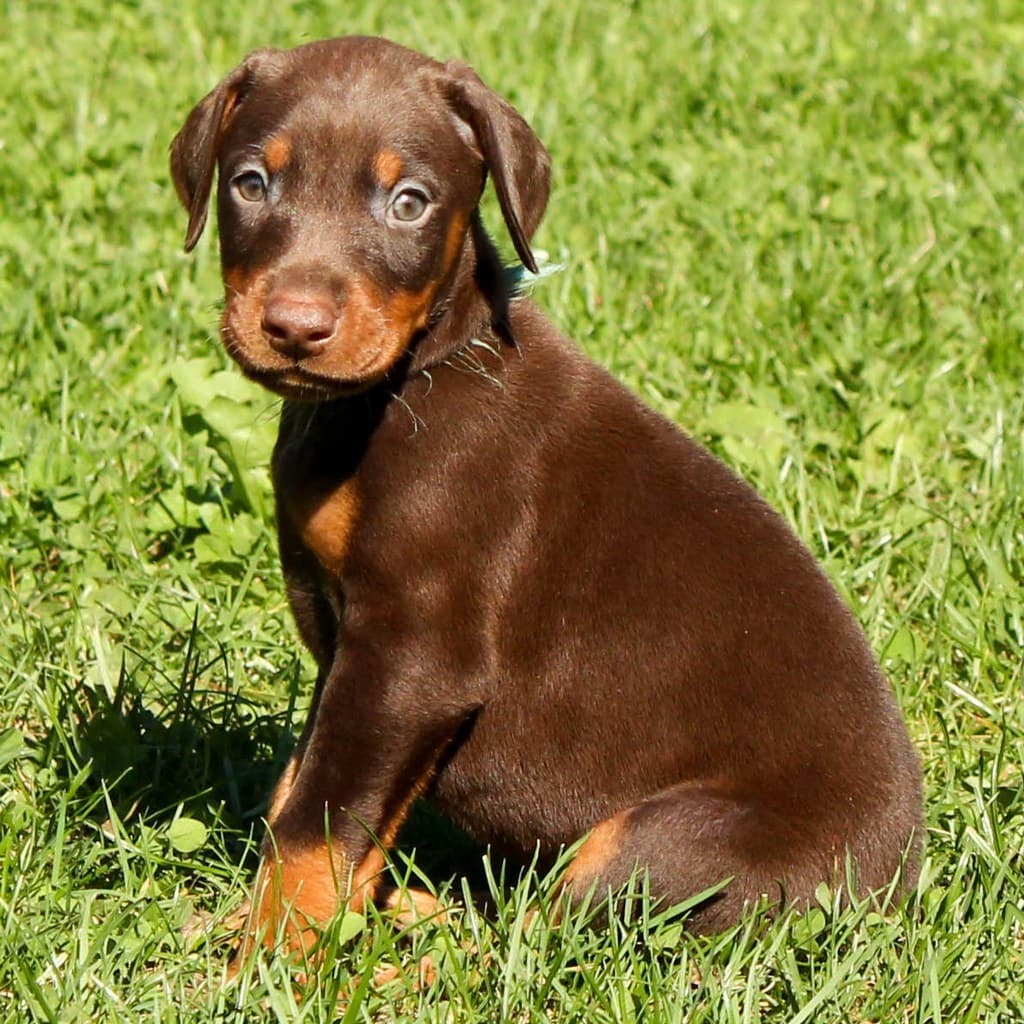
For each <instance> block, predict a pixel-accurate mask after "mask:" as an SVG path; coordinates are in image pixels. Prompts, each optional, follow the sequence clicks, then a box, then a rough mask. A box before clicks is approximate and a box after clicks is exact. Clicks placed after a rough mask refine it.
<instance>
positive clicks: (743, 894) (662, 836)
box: [562, 783, 844, 933]
mask: <svg viewBox="0 0 1024 1024" xmlns="http://www.w3.org/2000/svg"><path fill="white" fill-rule="evenodd" d="M843 864H844V851H843V849H842V847H838V848H832V843H831V841H830V840H829V839H828V838H827V837H826V835H825V830H824V829H823V828H822V827H821V826H820V825H819V826H818V827H817V828H814V827H809V826H805V825H804V824H803V823H801V822H799V821H793V820H787V819H786V818H784V817H782V816H781V815H780V814H779V813H778V812H776V811H773V810H771V809H769V808H767V807H766V806H764V805H763V804H761V803H759V802H757V801H756V800H754V799H751V798H745V797H742V796H737V795H734V794H732V793H730V792H729V791H727V790H726V789H725V788H724V787H721V786H716V785H714V784H704V785H702V784H699V783H698V784H694V783H686V784H682V785H679V786H675V787H672V788H670V789H667V790H664V791H662V792H661V793H658V794H656V795H655V796H653V797H651V798H650V799H648V800H644V801H642V802H641V803H638V804H636V805H634V806H633V807H629V808H627V809H625V810H623V811H620V812H619V813H617V814H615V815H613V816H612V817H610V818H607V819H605V820H604V821H602V822H599V823H598V825H597V826H596V827H595V828H594V829H593V830H592V831H591V833H590V835H589V836H588V837H587V839H586V840H585V842H584V843H583V845H582V846H581V847H580V849H579V851H578V853H577V854H576V857H575V858H574V859H573V861H572V862H571V863H570V865H569V867H568V869H567V871H566V873H565V875H564V877H563V880H562V885H563V886H564V888H565V889H567V890H568V891H569V892H570V893H571V898H572V900H573V902H575V903H578V902H579V901H580V900H581V899H582V898H583V897H584V896H585V895H586V894H588V893H591V894H592V895H593V896H594V897H595V898H601V897H604V896H606V895H607V894H608V893H609V892H614V891H616V890H619V889H621V888H622V887H623V886H624V885H626V883H627V882H629V881H630V879H631V878H632V877H633V876H634V875H635V874H636V873H638V872H639V873H643V874H646V875H647V877H648V879H649V885H650V891H651V894H652V895H653V896H654V897H655V898H656V899H658V900H659V902H660V904H661V905H662V906H667V905H671V904H676V903H681V902H683V901H684V900H687V899H689V898H691V897H693V896H696V895H698V894H700V893H702V892H705V891H706V890H709V889H713V888H714V887H715V886H721V888H719V889H718V890H717V891H716V892H714V893H713V894H712V895H710V896H709V897H708V898H707V899H705V900H704V901H703V902H701V903H699V904H698V905H697V906H696V907H694V909H693V910H692V912H691V913H690V916H689V919H688V925H687V927H688V928H689V929H690V930H692V931H695V932H699V933H711V932H716V931H721V930H722V929H724V928H728V927H729V926H730V925H732V924H735V922H736V921H737V920H738V919H739V917H740V914H741V912H742V910H743V908H744V905H747V904H756V903H759V902H760V903H764V904H765V905H767V906H769V907H775V908H778V907H779V906H781V905H782V904H791V903H797V904H799V903H801V902H806V901H807V900H809V899H810V898H811V897H812V896H813V894H814V891H815V888H816V887H817V885H818V884H819V883H821V882H823V881H824V882H829V883H834V882H836V881H837V880H838V879H839V878H841V877H842V875H841V872H842V869H843Z"/></svg>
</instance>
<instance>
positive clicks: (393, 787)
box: [243, 655, 476, 954]
mask: <svg viewBox="0 0 1024 1024" xmlns="http://www.w3.org/2000/svg"><path fill="white" fill-rule="evenodd" d="M360 660H361V659H357V658H354V657H352V656H348V657H346V656H344V655H342V656H341V657H339V660H338V662H336V664H335V666H334V667H333V668H332V670H331V672H330V673H329V675H328V676H327V678H326V680H325V682H324V685H323V688H322V692H321V693H320V699H319V701H318V703H317V705H316V707H315V708H314V711H313V717H312V720H311V722H310V724H309V726H307V730H306V735H305V737H304V743H303V745H302V747H301V748H300V750H299V751H297V757H296V759H294V761H293V763H291V764H290V765H289V768H288V773H290V778H287V779H283V780H282V785H279V787H278V790H277V792H276V793H275V800H274V804H275V807H274V814H273V816H272V819H271V822H270V830H269V832H268V835H267V839H266V840H265V843H264V850H263V860H262V863H261V865H260V868H259V873H258V875H257V879H256V884H255V889H254V893H253V900H252V913H251V915H250V926H249V928H248V930H247V938H246V941H245V943H244V945H243V954H244V952H245V950H246V949H248V948H249V947H250V946H251V945H252V942H253V941H254V940H255V939H257V938H261V939H262V941H263V942H264V943H266V944H267V945H272V944H274V943H275V942H276V941H278V939H280V938H283V939H284V941H285V942H286V943H287V945H289V946H290V947H291V948H293V949H295V950H308V949H309V947H310V946H311V945H312V943H313V942H314V941H315V938H316V931H315V929H314V927H313V926H314V925H317V924H323V923H324V922H325V921H327V920H329V919H330V918H331V917H332V916H333V915H334V913H335V912H336V911H337V909H338V907H339V906H340V905H341V904H342V903H344V902H347V903H348V906H349V907H350V908H352V909H356V910H358V909H361V908H362V906H363V905H364V903H365V901H366V900H367V899H371V898H372V897H373V893H374V890H375V888H376V886H377V882H378V879H379V875H380V873H381V870H382V868H383V866H384V854H383V850H384V849H386V848H387V847H388V846H390V845H391V844H392V843H393V842H394V839H395V836H396V835H397V833H398V830H399V828H400V826H401V824H402V822H403V821H404V819H405V816H406V814H407V813H408V810H409V807H410V805H411V804H412V802H413V800H414V799H415V798H416V796H417V795H418V794H419V793H421V792H422V791H423V789H424V788H425V787H426V786H427V784H428V783H429V781H430V779H431V777H432V776H433V773H434V771H435V770H436V768H437V766H438V762H439V761H440V759H441V758H442V757H443V756H444V754H445V753H446V752H447V751H448V750H449V748H450V746H451V744H452V743H453V741H454V740H455V738H456V736H457V735H458V733H459V731H460V728H461V727H462V726H463V725H464V723H465V722H466V721H467V720H468V719H469V718H470V717H471V716H472V714H473V713H474V711H475V710H476V708H474V707H465V708H463V707H458V706H456V707H453V706H452V705H451V704H447V705H445V706H443V707H441V708H439V709H437V710H436V711H428V710H427V707H428V705H427V704H426V703H425V702H424V700H423V689H424V688H425V687H423V686H420V685H418V684H417V683H413V682H411V681H409V680H404V681H403V682H401V683H394V682H389V681H384V682H381V681H380V678H379V677H378V679H377V680H376V681H373V682H368V681H367V680H368V678H371V677H369V676H368V675H367V674H366V669H367V668H368V666H367V665H366V664H365V662H364V663H363V664H359V661H360ZM417 698H418V699H417Z"/></svg>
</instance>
